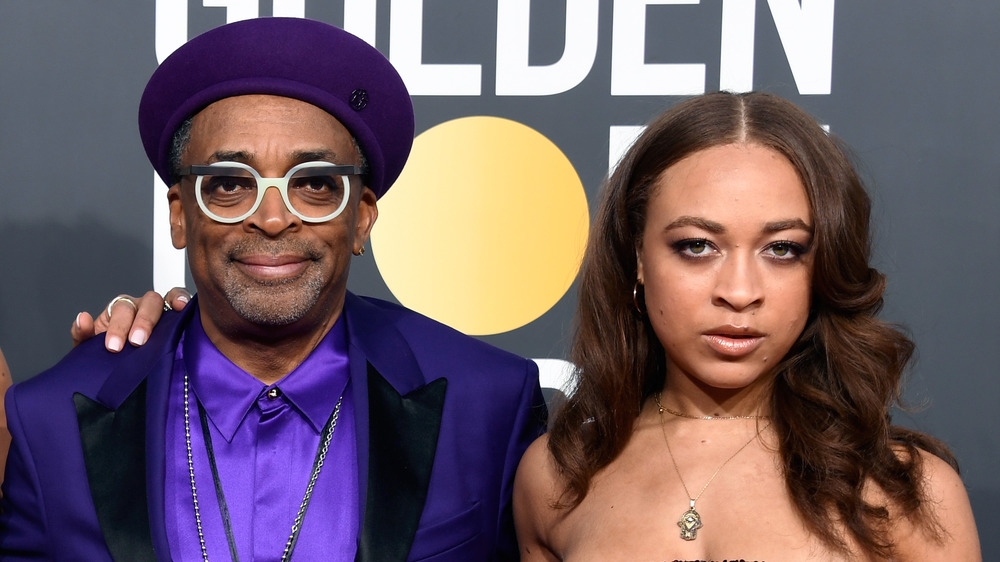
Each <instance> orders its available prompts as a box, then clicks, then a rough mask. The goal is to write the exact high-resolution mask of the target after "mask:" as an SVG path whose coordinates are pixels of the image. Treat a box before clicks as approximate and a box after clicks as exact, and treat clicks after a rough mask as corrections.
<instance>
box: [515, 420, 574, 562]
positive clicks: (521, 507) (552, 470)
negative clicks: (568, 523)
mask: <svg viewBox="0 0 1000 562" xmlns="http://www.w3.org/2000/svg"><path fill="white" fill-rule="evenodd" d="M548 444H549V440H548V436H547V435H543V436H541V437H539V438H538V439H536V440H535V442H534V443H532V444H531V446H529V447H528V450H527V451H525V452H524V456H523V457H521V463H520V464H519V465H518V467H517V476H516V477H515V478H514V526H515V527H516V529H517V541H518V544H519V546H520V549H521V560H524V561H546V562H548V561H553V560H559V557H558V556H556V555H555V554H554V553H553V551H552V548H551V546H550V536H551V531H552V528H553V527H554V526H555V525H556V523H557V521H558V519H559V517H560V516H561V515H562V513H563V510H560V509H558V508H557V507H556V504H557V502H558V500H559V497H560V494H561V490H562V486H561V480H560V478H559V471H558V470H557V468H556V464H555V460H554V459H553V458H552V455H551V453H549V446H548Z"/></svg>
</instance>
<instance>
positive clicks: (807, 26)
mask: <svg viewBox="0 0 1000 562" xmlns="http://www.w3.org/2000/svg"><path fill="white" fill-rule="evenodd" d="M767 5H768V6H769V7H770V8H771V17H773V18H774V26H775V27H776V28H778V37H780V38H781V46H782V48H784V49H785V57H786V58H787V59H788V66H790V67H791V69H792V76H793V77H794V78H795V85H796V86H798V88H799V93H800V94H829V93H830V82H831V81H832V79H833V0H802V5H801V6H799V0H767Z"/></svg>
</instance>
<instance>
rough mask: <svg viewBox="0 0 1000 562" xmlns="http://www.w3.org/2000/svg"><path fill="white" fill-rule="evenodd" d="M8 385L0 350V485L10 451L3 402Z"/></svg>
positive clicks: (8, 369)
mask: <svg viewBox="0 0 1000 562" xmlns="http://www.w3.org/2000/svg"><path fill="white" fill-rule="evenodd" d="M10 384H11V378H10V368H9V367H8V366H7V360H6V359H5V358H4V356H3V350H0V484H2V483H3V468H4V465H5V464H6V462H7V451H9V450H10V431H9V430H8V429H7V410H6V409H5V407H4V401H3V397H4V395H5V394H7V389H8V388H10Z"/></svg>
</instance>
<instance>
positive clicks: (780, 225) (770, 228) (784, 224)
mask: <svg viewBox="0 0 1000 562" xmlns="http://www.w3.org/2000/svg"><path fill="white" fill-rule="evenodd" d="M792 229H798V230H804V231H806V232H808V233H809V234H812V232H813V229H812V227H811V226H809V225H808V224H806V222H805V221H804V220H802V219H799V218H795V219H783V220H777V221H771V222H768V223H765V224H764V232H765V233H768V234H770V233H773V232H781V231H783V230H792Z"/></svg>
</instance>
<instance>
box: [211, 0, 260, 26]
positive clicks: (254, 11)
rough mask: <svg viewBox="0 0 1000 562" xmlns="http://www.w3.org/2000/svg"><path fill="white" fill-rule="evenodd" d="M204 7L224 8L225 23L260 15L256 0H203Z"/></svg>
mask: <svg viewBox="0 0 1000 562" xmlns="http://www.w3.org/2000/svg"><path fill="white" fill-rule="evenodd" d="M201 5H202V6H205V7H206V8H225V9H226V23H233V22H234V21H243V20H249V19H253V18H255V17H257V16H258V15H260V13H259V11H258V6H257V0H203V1H202V3H201Z"/></svg>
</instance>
